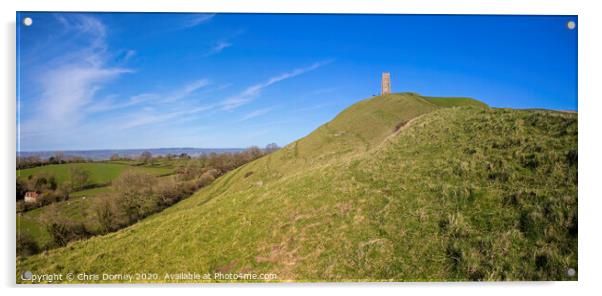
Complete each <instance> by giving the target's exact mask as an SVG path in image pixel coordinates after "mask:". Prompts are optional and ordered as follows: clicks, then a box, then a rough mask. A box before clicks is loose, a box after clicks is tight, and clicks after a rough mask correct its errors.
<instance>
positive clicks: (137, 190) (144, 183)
mask: <svg viewBox="0 0 602 296" xmlns="http://www.w3.org/2000/svg"><path fill="white" fill-rule="evenodd" d="M154 183H155V177H153V176H152V175H150V174H147V173H142V172H136V171H131V170H128V171H125V172H124V173H123V174H121V176H119V178H117V179H115V181H113V189H114V190H115V193H116V196H115V197H116V198H117V200H116V202H117V206H118V207H119V208H120V209H121V211H122V212H123V214H124V216H125V217H126V218H127V219H128V223H129V224H131V223H134V222H136V221H138V220H139V219H140V218H142V217H144V216H145V215H146V214H148V213H150V212H152V211H153V210H155V208H154V207H155V206H156V204H154V203H153V202H152V201H153V184H154Z"/></svg>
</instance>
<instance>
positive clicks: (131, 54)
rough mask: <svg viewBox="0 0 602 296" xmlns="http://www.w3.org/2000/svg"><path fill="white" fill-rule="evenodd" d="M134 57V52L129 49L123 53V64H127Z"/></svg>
mask: <svg viewBox="0 0 602 296" xmlns="http://www.w3.org/2000/svg"><path fill="white" fill-rule="evenodd" d="M135 55H136V51H135V50H132V49H129V50H126V51H125V54H124V55H123V62H124V63H125V62H127V61H129V60H130V59H131V58H132V57H134V56H135Z"/></svg>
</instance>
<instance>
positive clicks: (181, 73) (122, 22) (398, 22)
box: [17, 13, 577, 151]
mask: <svg viewBox="0 0 602 296" xmlns="http://www.w3.org/2000/svg"><path fill="white" fill-rule="evenodd" d="M23 17H31V18H32V20H33V24H32V25H31V26H24V25H23V24H22V22H21V19H22V18H23ZM17 19H18V23H17V39H18V40H17V42H18V43H17V46H18V50H17V59H18V60H17V65H18V71H17V74H18V80H17V81H18V100H19V104H18V110H17V116H18V117H17V126H18V131H19V134H18V137H19V139H18V142H17V144H18V149H20V150H21V151H39V150H81V149H127V148H159V147H202V148H226V147H236V148H239V147H240V148H244V147H248V146H251V145H258V146H265V145H266V144H268V143H272V142H275V143H277V144H279V145H281V146H283V145H286V144H288V143H290V142H292V141H294V140H296V139H298V138H300V137H302V136H305V135H306V134H308V133H309V132H311V131H312V130H314V129H315V128H317V127H318V126H320V125H321V124H323V123H325V122H327V121H328V120H330V119H332V118H333V117H334V116H335V115H336V114H337V113H339V112H340V111H342V110H343V109H344V108H346V107H348V106H349V105H351V104H353V103H355V102H357V101H359V100H361V99H364V98H368V97H370V96H372V95H373V94H378V93H379V87H380V73H381V72H383V71H389V72H391V80H392V89H393V91H394V92H405V91H411V92H417V93H420V94H422V95H429V96H466V97H473V98H476V99H479V100H482V101H484V102H486V103H487V104H489V105H491V106H495V107H512V108H548V109H561V110H577V29H574V30H570V29H568V28H567V22H569V21H574V22H577V18H576V17H574V16H428V15H422V16H418V15H303V14H300V15H294V14H280V15H277V14H131V13H18V15H17Z"/></svg>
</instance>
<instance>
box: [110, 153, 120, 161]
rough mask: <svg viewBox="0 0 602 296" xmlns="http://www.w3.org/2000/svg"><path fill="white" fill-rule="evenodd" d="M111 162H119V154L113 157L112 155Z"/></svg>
mask: <svg viewBox="0 0 602 296" xmlns="http://www.w3.org/2000/svg"><path fill="white" fill-rule="evenodd" d="M111 160H112V161H116V160H119V154H117V153H114V154H113V155H111Z"/></svg>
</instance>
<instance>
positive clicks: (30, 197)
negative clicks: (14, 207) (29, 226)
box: [25, 191, 40, 202]
mask: <svg viewBox="0 0 602 296" xmlns="http://www.w3.org/2000/svg"><path fill="white" fill-rule="evenodd" d="M39 197H40V194H38V193H37V192H35V191H27V192H25V202H36V201H38V198H39Z"/></svg>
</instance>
